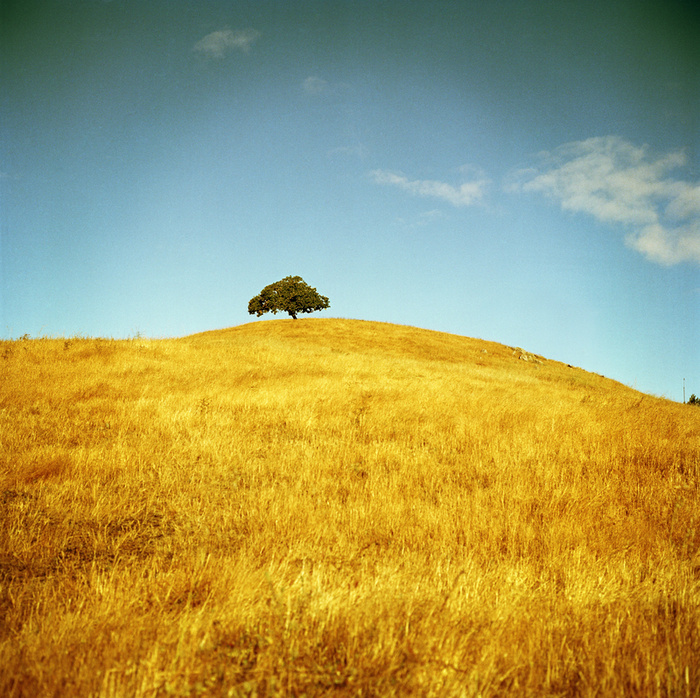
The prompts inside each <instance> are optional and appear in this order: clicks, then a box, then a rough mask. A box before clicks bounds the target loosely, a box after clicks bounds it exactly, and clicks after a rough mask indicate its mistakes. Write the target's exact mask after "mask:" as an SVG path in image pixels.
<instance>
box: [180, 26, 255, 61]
mask: <svg viewBox="0 0 700 698" xmlns="http://www.w3.org/2000/svg"><path fill="white" fill-rule="evenodd" d="M259 38H260V32H258V31H255V29H239V30H237V31H233V30H232V29H220V30H219V31H215V32H212V33H211V34H207V35H206V36H205V37H204V38H203V39H200V40H199V41H198V42H197V43H196V44H195V45H194V47H193V50H194V51H197V53H201V54H202V55H203V56H206V57H207V58H223V57H224V56H225V55H226V54H227V53H228V52H229V51H242V52H243V53H248V52H249V51H250V49H251V47H252V46H253V44H254V43H255V42H256V41H257V40H258V39H259Z"/></svg>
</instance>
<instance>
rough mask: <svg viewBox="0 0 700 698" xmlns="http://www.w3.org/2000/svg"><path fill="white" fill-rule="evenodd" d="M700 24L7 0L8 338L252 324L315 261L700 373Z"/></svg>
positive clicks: (694, 11)
mask: <svg viewBox="0 0 700 698" xmlns="http://www.w3.org/2000/svg"><path fill="white" fill-rule="evenodd" d="M698 36H700V9H698V5H697V3H695V2H693V1H688V0H686V1H681V0H664V1H663V2H661V1H658V2H657V1H651V0H649V1H645V0H629V1H618V0H605V1H604V2H596V1H592V2H580V0H576V1H575V2H570V1H569V0H550V1H548V2H545V1H533V2H527V1H525V0H517V1H516V0H512V1H505V0H492V1H490V2H476V1H474V2H470V1H467V0H462V1H460V2H441V1H439V0H438V1H434V0H433V1H430V2H429V1H427V0H424V1H422V2H417V1H411V0H384V1H383V0H374V1H372V2H363V1H359V0H358V1H355V2H351V1H349V0H345V1H342V2H341V1H337V0H325V1H321V0H316V1H313V2H312V1H308V0H295V1H294V2H292V1H291V0H288V1H285V2H283V1H280V0H253V1H250V2H243V1H238V0H229V1H228V2H224V1H223V0H221V1H215V0H201V1H199V2H195V1H194V0H193V1H190V2H185V1H184V0H168V1H167V2H166V1H159V0H153V1H149V2H144V1H143V0H111V2H104V1H101V0H43V1H40V2H36V1H34V0H21V1H20V0H14V1H13V0H4V2H3V3H2V4H1V5H0V59H1V63H0V71H1V73H0V85H2V89H1V90H0V226H1V227H0V233H1V248H0V265H1V266H0V271H1V280H0V293H1V301H0V332H1V333H2V337H5V338H8V337H18V336H21V335H23V334H25V333H28V334H30V335H31V336H38V335H48V336H72V335H76V334H81V335H89V336H107V337H116V338H119V337H129V336H134V335H135V334H136V333H140V334H142V335H145V336H151V337H173V336H183V335H187V334H190V333H194V332H199V331H203V330H209V329H217V328H224V327H229V326H233V325H239V324H242V323H245V322H249V321H253V320H254V317H252V316H249V315H248V313H247V304H248V300H249V299H250V298H251V297H252V296H254V295H256V294H257V293H258V292H259V291H260V290H261V289H262V288H263V287H264V286H266V285H267V284H269V283H272V282H273V281H277V280H278V279H280V278H283V277H284V276H288V275H299V276H302V277H303V278H304V279H305V280H306V281H307V282H308V283H309V284H310V285H312V286H315V287H316V288H317V289H318V291H319V292H320V293H322V294H323V295H326V296H328V297H329V298H330V301H331V308H330V310H328V311H324V312H323V313H320V314H319V316H320V317H323V316H329V317H346V318H359V319H364V320H380V321H387V322H395V323H401V324H408V325H415V326H418V327H424V328H428V329H435V330H440V331H446V332H452V333H456V334H460V335H466V336H470V337H481V338H484V339H488V340H493V341H497V342H502V343H505V344H509V345H514V346H515V345H517V346H521V347H523V348H525V349H527V350H529V351H532V352H535V353H538V354H542V355H544V356H546V357H549V358H552V359H557V360H560V361H564V362H566V363H571V364H574V365H577V366H581V367H582V368H585V369H587V370H590V371H595V372H597V373H601V374H603V375H606V376H608V377H611V378H614V379H616V380H619V381H621V382H623V383H626V384H628V385H631V386H634V387H636V388H638V389H639V390H643V391H645V392H650V393H653V394H657V395H665V396H667V397H670V398H672V399H675V400H681V399H682V381H683V379H684V378H685V379H686V391H687V395H690V393H691V392H694V393H696V394H700V319H699V318H700V312H699V311H700V151H699V147H700V42H699V41H698ZM277 317H278V318H279V317H281V316H279V315H278V316H277ZM285 317H286V316H285ZM261 321H262V320H261ZM290 321H291V320H290Z"/></svg>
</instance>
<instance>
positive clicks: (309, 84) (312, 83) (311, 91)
mask: <svg viewBox="0 0 700 698" xmlns="http://www.w3.org/2000/svg"><path fill="white" fill-rule="evenodd" d="M301 87H302V89H303V90H304V92H306V94H307V95H320V94H321V92H323V91H324V90H325V89H326V88H327V87H328V82H326V80H324V79H323V78H319V77H318V76H316V75H310V76H309V77H308V78H306V80H304V82H302V83H301Z"/></svg>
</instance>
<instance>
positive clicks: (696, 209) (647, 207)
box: [506, 136, 700, 265]
mask: <svg viewBox="0 0 700 698" xmlns="http://www.w3.org/2000/svg"><path fill="white" fill-rule="evenodd" d="M686 163H687V158H686V156H685V154H684V153H683V151H673V152H671V153H668V154H666V155H657V156H655V155H653V154H652V153H650V151H649V148H648V147H647V146H635V145H633V144H632V143H629V142H628V141H626V140H624V139H623V138H620V137H617V136H605V137H600V138H589V139H588V140H585V141H577V142H574V143H567V144H566V145H563V146H561V147H559V148H557V149H556V150H554V151H553V152H551V153H542V154H541V164H540V165H539V167H536V168H529V169H526V170H519V171H517V172H515V173H513V174H512V175H511V177H510V181H509V183H508V185H507V187H506V188H507V189H508V190H509V191H511V192H538V193H541V194H544V195H546V196H548V197H550V198H552V199H554V200H555V201H558V202H559V204H560V206H561V207H562V209H563V210H565V211H571V212H574V213H585V214H588V215H590V216H593V217H594V218H595V219H596V220H598V221H600V222H602V223H612V224H619V225H622V226H625V228H626V229H627V231H628V232H627V237H626V241H627V244H628V245H630V247H632V248H633V249H636V250H637V251H639V252H641V253H642V254H644V255H645V256H646V257H647V258H648V259H649V260H651V261H653V262H657V263H659V264H664V265H671V264H677V263H679V262H684V261H689V262H698V263H700V183H699V182H689V181H685V180H683V179H680V178H678V177H674V176H673V175H672V174H671V173H672V172H674V171H677V170H678V169H679V168H681V167H683V166H684V165H686Z"/></svg>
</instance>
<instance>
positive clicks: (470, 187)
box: [369, 170, 491, 206]
mask: <svg viewBox="0 0 700 698" xmlns="http://www.w3.org/2000/svg"><path fill="white" fill-rule="evenodd" d="M369 176H370V177H371V178H372V180H374V182H375V183H376V184H383V185H390V186H395V187H398V188H399V189H403V190H404V191H407V192H409V194H413V195H414V196H425V197H432V198H434V199H442V200H443V201H447V202H448V203H450V204H452V205H453V206H473V205H475V204H478V203H481V201H482V200H483V198H484V196H485V194H486V189H487V188H488V186H489V184H490V183H491V181H490V180H489V179H487V178H486V177H485V176H483V175H481V174H480V175H477V179H474V180H472V181H470V182H464V183H463V184H460V185H459V186H453V185H452V184H447V183H446V182H438V181H435V180H431V179H413V180H411V179H408V177H406V176H404V175H403V174H400V173H396V172H390V171H388V170H372V172H370V173H369Z"/></svg>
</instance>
